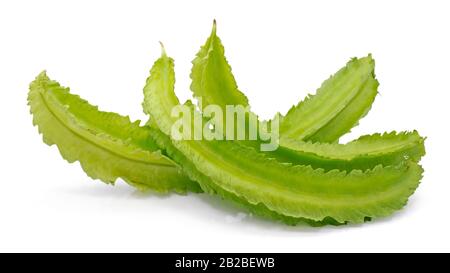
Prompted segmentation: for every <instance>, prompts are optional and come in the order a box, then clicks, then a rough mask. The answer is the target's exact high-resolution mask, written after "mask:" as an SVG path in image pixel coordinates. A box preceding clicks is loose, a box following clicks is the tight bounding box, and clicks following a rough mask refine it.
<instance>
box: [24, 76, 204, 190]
mask: <svg viewBox="0 0 450 273" xmlns="http://www.w3.org/2000/svg"><path fill="white" fill-rule="evenodd" d="M28 103H29V105H30V108H31V113H32V114H33V123H34V124H35V125H37V126H38V127H39V132H41V133H42V135H43V140H44V142H45V143H46V144H48V145H53V144H56V145H57V146H58V149H59V151H60V153H61V155H62V156H63V158H64V159H66V160H67V161H68V162H74V161H79V162H80V164H81V166H82V168H83V170H84V171H85V172H86V173H87V174H88V175H89V176H90V177H91V178H93V179H100V180H102V181H104V182H106V183H114V181H115V180H116V179H117V178H119V177H120V178H122V179H123V180H125V181H126V182H127V183H129V184H130V185H132V186H135V187H136V188H138V189H141V190H148V189H151V190H154V191H157V192H168V191H175V192H178V193H185V192H186V191H195V192H198V191H199V190H200V188H199V187H198V184H197V183H195V182H193V181H191V180H189V179H188V178H187V176H185V175H183V174H182V172H181V170H180V168H179V167H178V166H177V165H176V164H174V162H173V161H172V160H171V159H170V158H168V157H166V156H164V155H162V154H161V152H160V151H159V150H158V147H157V145H156V144H155V143H154V142H153V140H152V138H151V137H150V131H149V129H148V128H146V127H140V126H139V121H136V122H133V123H132V122H130V119H129V118H128V117H123V116H120V115H118V114H115V113H110V112H101V111H98V108H97V107H95V106H92V105H90V104H89V103H88V102H87V101H85V100H83V99H81V98H80V97H79V96H76V95H72V94H70V93H69V89H68V88H63V87H61V86H60V85H59V84H58V83H57V82H55V81H52V80H50V79H49V78H48V77H47V75H46V74H45V72H42V73H41V74H39V75H38V76H37V77H36V79H35V80H34V81H33V82H32V83H31V84H30V92H29V95H28Z"/></svg>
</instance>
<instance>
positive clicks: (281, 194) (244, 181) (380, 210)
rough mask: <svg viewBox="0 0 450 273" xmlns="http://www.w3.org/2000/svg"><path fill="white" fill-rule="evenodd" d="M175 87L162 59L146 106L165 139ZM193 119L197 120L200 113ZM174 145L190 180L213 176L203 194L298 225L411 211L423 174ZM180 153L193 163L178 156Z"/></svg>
mask: <svg viewBox="0 0 450 273" xmlns="http://www.w3.org/2000/svg"><path fill="white" fill-rule="evenodd" d="M174 82H175V75H174V70H173V60H172V59H171V58H169V57H168V56H167V55H166V54H165V53H163V55H162V56H161V58H159V59H158V60H157V61H156V62H155V64H154V66H153V68H152V69H151V74H150V77H149V78H148V79H147V84H146V86H145V88H144V95H145V99H144V104H143V106H144V109H145V111H146V113H148V114H150V115H151V117H152V118H153V122H154V123H155V124H156V125H157V126H158V127H159V129H160V130H161V131H162V132H163V133H164V134H166V135H170V132H171V127H172V125H173V124H174V123H175V122H176V119H175V118H173V117H171V115H170V113H171V110H172V108H173V107H175V106H177V105H179V101H178V98H177V97H176V95H175V93H174ZM193 114H194V115H199V113H198V112H197V111H195V110H193ZM194 129H196V128H194ZM171 143H172V145H173V149H172V150H171V149H169V148H170V147H164V148H165V149H166V150H167V153H168V155H169V156H171V157H172V158H173V159H174V160H175V162H177V163H179V164H180V166H182V167H183V170H185V172H186V173H187V174H189V176H190V177H191V178H192V179H194V180H195V179H198V173H201V174H202V175H203V176H205V177H209V179H205V180H203V179H198V182H199V183H200V186H201V187H202V189H203V190H204V191H205V192H208V193H219V194H222V196H223V197H224V198H227V194H231V195H232V196H233V199H234V198H236V199H238V200H239V201H238V202H239V203H240V204H251V206H252V208H254V207H255V206H258V205H259V204H261V205H262V206H264V207H266V208H267V210H269V211H271V212H273V213H275V214H278V215H281V216H284V217H290V218H294V219H297V218H298V219H303V218H306V219H310V220H313V221H323V220H324V219H329V218H332V219H334V220H335V221H336V222H338V223H346V222H363V221H364V220H365V219H367V218H368V217H369V218H375V217H381V216H386V215H389V214H391V213H392V212H394V211H395V210H398V209H400V208H401V207H403V206H404V205H405V204H406V202H407V200H408V197H409V196H410V195H411V194H412V193H413V192H414V190H415V188H416V187H417V186H418V184H419V181H420V178H421V177H422V171H423V170H422V168H421V167H420V166H419V165H417V164H416V163H414V162H412V161H410V160H406V161H405V162H403V163H402V164H399V165H396V166H389V167H382V166H377V167H375V168H374V169H373V170H369V171H365V172H362V171H351V172H350V173H348V174H347V173H345V172H340V171H337V170H336V171H329V172H324V171H323V170H321V169H313V168H311V167H309V166H302V165H296V166H292V165H290V164H285V163H279V162H277V161H276V160H273V159H270V158H268V157H266V156H265V155H264V154H262V153H259V152H257V151H255V150H254V149H253V148H251V147H248V146H244V145H242V144H240V143H239V142H238V141H205V140H197V141H192V140H179V141H178V140H173V139H171ZM158 144H159V145H161V142H158ZM178 152H179V153H181V154H182V155H183V159H184V160H187V161H188V162H189V164H185V162H183V160H180V159H179V158H178V157H177V156H176V154H177V153H178ZM194 168H195V169H194ZM224 192H225V193H226V194H223V193H224ZM261 214H264V213H261Z"/></svg>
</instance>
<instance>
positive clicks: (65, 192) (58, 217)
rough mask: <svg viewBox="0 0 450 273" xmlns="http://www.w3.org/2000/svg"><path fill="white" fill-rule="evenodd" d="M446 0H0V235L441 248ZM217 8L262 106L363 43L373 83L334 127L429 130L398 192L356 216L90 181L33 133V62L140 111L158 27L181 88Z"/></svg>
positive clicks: (157, 245)
mask: <svg viewBox="0 0 450 273" xmlns="http://www.w3.org/2000/svg"><path fill="white" fill-rule="evenodd" d="M449 3H450V2H448V1H308V3H305V2H300V1H273V2H268V1H229V0H228V1H158V2H156V1H121V2H119V1H28V2H25V1H2V2H1V3H0V106H1V108H0V111H1V114H0V122H1V123H0V125H1V133H0V145H1V151H0V160H1V162H0V163H1V164H0V166H1V167H0V170H1V172H0V174H1V179H0V251H152V252H159V251H169V252H175V251H196V252H198V251H258V252H263V251H275V252H278V251H292V252H310V251H320V252H322V251H338V252H345V251H357V252H359V251H450V245H449V243H450V236H449V230H450V217H448V215H449V213H448V210H449V209H450V206H449V205H450V192H449V190H450V181H449V176H450V175H449V172H450V171H449V164H450V162H449V156H450V155H449V152H450V150H449V141H450V140H449V138H448V137H449V136H450V132H449V125H448V117H449V116H450V115H449V114H450V107H449V105H450V103H449V99H450V90H449V85H450V81H449V73H450V53H449V49H450V35H449V34H450V31H449V27H450V4H449ZM214 18H216V19H217V21H218V34H219V35H220V36H221V38H222V40H223V42H224V45H225V48H226V55H227V57H228V60H229V62H230V64H231V65H232V67H233V71H234V73H235V75H236V78H237V81H238V84H239V87H240V89H241V90H243V91H244V92H245V93H246V94H247V95H248V97H249V99H250V101H251V104H252V106H253V109H254V110H255V111H256V112H257V113H259V114H260V115H261V116H263V117H265V118H268V117H271V116H272V115H273V114H274V113H275V112H276V111H281V112H285V111H286V110H287V109H288V108H289V107H290V106H291V105H292V104H295V103H297V102H298V101H299V100H300V99H301V98H303V97H304V96H305V95H306V94H307V93H308V92H314V90H315V89H316V88H317V87H318V86H319V85H320V83H321V82H322V81H323V80H324V79H326V78H327V77H328V76H329V75H330V74H332V73H334V72H335V71H337V70H338V69H339V68H340V67H342V66H343V65H344V64H345V63H346V62H347V61H348V60H349V58H350V57H353V56H358V57H362V56H365V55H366V54H368V53H372V54H373V56H374V58H375V59H376V74H377V78H378V79H379V81H380V83H381V85H380V88H379V91H380V95H379V96H378V97H377V99H376V102H375V104H374V106H373V108H372V111H371V112H370V113H369V115H368V116H367V117H366V118H364V119H363V120H362V121H361V123H360V126H359V127H357V128H356V129H354V130H353V131H352V133H351V134H349V135H346V136H345V137H344V138H343V140H344V141H346V140H350V139H352V138H355V137H357V136H358V135H361V134H367V133H374V132H384V131H391V130H412V129H417V130H419V132H420V133H421V134H422V135H424V136H427V137H428V138H427V142H426V148H427V155H426V157H425V158H424V159H423V160H422V163H423V166H424V168H425V170H426V172H425V177H424V179H423V180H422V184H421V185H420V187H419V188H418V190H417V192H416V193H415V195H414V196H413V197H412V198H411V199H410V203H409V204H408V205H407V207H405V209H403V210H402V211H400V212H398V213H395V214H394V215H393V216H392V217H388V218H385V219H380V220H376V221H374V222H372V223H367V224H363V225H350V226H343V227H324V228H309V227H287V226H284V225H282V224H278V223H272V222H270V221H266V220H261V219H258V218H256V219H255V218H253V217H249V216H248V215H246V214H245V213H242V212H240V211H238V210H236V209H235V208H233V207H230V206H228V205H226V204H224V203H223V202H222V201H220V200H218V198H216V197H214V196H206V195H204V194H190V195H188V196H177V195H171V196H156V195H153V194H145V195H144V194H139V193H136V192H135V190H133V189H132V188H130V187H128V186H127V185H126V184H124V183H123V182H122V181H119V182H118V183H117V185H116V186H115V187H112V186H108V185H105V184H103V183H101V182H99V181H92V180H91V179H90V178H88V177H87V176H86V175H85V174H84V173H83V171H82V170H81V168H80V167H79V164H78V163H76V164H68V163H67V162H65V161H64V160H62V159H61V156H60V155H59V153H58V151H57V149H56V147H54V146H53V147H48V146H46V145H44V144H43V142H42V139H41V136H39V135H38V133H37V129H36V128H35V127H33V126H32V124H31V115H30V114H29V109H28V107H27V105H26V96H27V91H28V84H29V82H30V81H32V80H33V79H34V77H35V76H36V75H37V74H38V73H39V72H40V71H41V70H43V69H46V70H47V72H48V75H49V76H50V77H51V78H53V79H56V80H58V81H60V82H61V83H62V84H63V85H66V86H70V87H71V89H72V91H73V92H75V93H77V94H80V95H81V96H82V97H84V98H86V99H88V100H89V101H90V102H91V103H93V104H97V105H100V107H101V109H103V110H110V111H115V112H119V113H122V114H129V115H130V116H131V117H132V118H133V119H141V120H145V119H146V117H145V115H144V114H143V113H142V110H141V101H142V97H143V95H142V87H143V86H144V83H145V79H146V77H147V76H148V70H149V68H150V67H151V65H152V63H153V61H154V60H155V59H156V58H157V57H158V56H159V54H160V49H159V44H158V41H163V42H164V43H165V46H166V49H167V51H168V54H169V55H171V56H172V57H173V58H174V59H175V63H176V73H177V84H176V88H177V93H178V95H179V96H180V97H181V98H182V99H187V98H189V96H190V91H189V73H190V68H191V64H190V61H191V60H192V59H193V57H194V54H195V53H196V52H197V50H198V49H199V47H200V45H202V44H203V43H204V41H205V39H206V38H207V36H208V35H209V33H210V29H211V24H212V20H213V19H214Z"/></svg>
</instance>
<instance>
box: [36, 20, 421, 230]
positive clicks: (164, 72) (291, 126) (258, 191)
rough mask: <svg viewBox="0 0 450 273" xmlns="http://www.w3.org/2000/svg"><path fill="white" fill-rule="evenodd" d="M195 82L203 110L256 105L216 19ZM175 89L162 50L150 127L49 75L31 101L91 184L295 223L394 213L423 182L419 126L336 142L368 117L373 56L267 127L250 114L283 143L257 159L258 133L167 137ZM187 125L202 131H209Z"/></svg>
mask: <svg viewBox="0 0 450 273" xmlns="http://www.w3.org/2000/svg"><path fill="white" fill-rule="evenodd" d="M191 78H192V84H191V90H192V91H193V94H194V96H195V97H197V98H202V106H208V105H212V104H214V105H219V106H220V107H221V108H222V110H224V109H225V107H226V106H227V105H237V104H238V105H243V106H248V107H249V103H248V99H247V97H246V96H245V95H244V94H243V93H242V92H241V91H240V90H239V89H238V87H237V83H236V81H235V79H234V76H233V74H232V73H231V67H230V65H229V64H228V62H227V61H226V58H225V55H224V48H223V45H222V44H221V41H220V39H219V37H218V36H217V34H216V25H215V23H214V25H213V30H212V33H211V35H210V37H209V38H208V40H207V41H206V43H205V45H204V46H203V47H202V48H201V49H200V51H199V52H198V54H197V56H196V58H195V59H194V60H193V67H192V72H191ZM174 82H175V74H174V67H173V60H172V59H171V58H169V57H168V56H167V55H166V53H165V52H164V50H163V54H162V56H161V58H159V59H158V60H157V61H156V62H155V64H154V66H153V68H152V69H151V75H150V77H149V78H148V79H147V83H146V86H145V88H144V103H143V107H144V112H146V113H147V114H149V115H150V116H151V119H150V120H149V121H148V123H147V125H145V126H141V125H140V121H136V122H131V121H130V119H129V118H128V117H124V116H120V115H118V114H115V113H111V112H102V111H99V110H98V108H97V107H96V106H92V105H90V104H89V103H88V102H87V101H85V100H83V99H81V98H80V97H79V96H76V95H73V94H71V93H70V92H69V89H68V88H64V87H61V86H60V85H59V84H58V83H57V82H55V81H52V80H50V79H49V78H48V77H47V75H46V74H45V72H42V73H41V74H40V75H38V76H37V78H36V79H35V80H34V81H33V82H32V83H31V85H30V91H29V94H28V103H29V105H30V108H31V113H32V114H33V123H34V124H35V125H37V126H38V128H39V132H40V133H42V135H43V139H44V142H45V143H47V144H48V145H53V144H56V146H57V147H58V149H59V150H60V152H61V155H62V156H63V158H65V159H66V160H67V161H69V162H74V161H79V162H80V164H81V166H82V168H83V169H84V171H85V172H86V173H87V174H88V175H89V176H90V177H92V178H94V179H100V180H102V181H104V182H106V183H111V184H114V182H115V181H116V180H117V178H122V179H124V180H125V181H126V182H127V183H129V184H130V185H132V186H134V187H136V188H138V189H140V190H153V191H157V192H162V193H167V192H172V191H173V192H177V193H186V192H188V191H192V192H202V191H204V192H206V193H209V194H217V195H219V196H221V197H222V198H223V199H225V200H229V201H232V202H234V203H235V204H237V205H238V206H240V207H242V208H245V209H247V210H248V211H250V212H252V213H254V214H257V215H260V216H264V217H267V218H271V219H274V220H280V221H282V222H284V223H286V224H291V225H293V224H297V223H298V222H301V221H302V222H306V223H308V224H310V225H313V226H318V225H324V224H333V225H338V224H344V223H348V222H354V223H359V222H364V221H367V220H369V219H372V218H376V217H382V216H386V215H390V214H392V213H393V212H394V211H396V210H398V209H400V208H402V207H403V206H404V205H405V204H406V202H407V200H408V198H409V196H410V195H411V194H413V193H414V191H415V189H416V188H417V186H418V184H419V182H420V179H421V177H422V172H423V169H422V168H421V166H420V165H419V164H418V162H419V160H420V159H421V157H422V156H423V155H424V154H425V148H424V138H422V137H421V136H420V135H419V134H418V132H417V131H413V132H399V133H396V132H391V133H384V134H373V135H366V136H362V137H360V138H358V139H356V140H354V141H352V142H349V143H347V144H338V143H337V142H338V140H339V138H340V137H341V136H342V135H344V134H345V133H347V132H348V131H350V130H351V128H353V127H354V126H355V125H357V123H358V121H359V120H360V119H361V118H362V117H364V116H365V115H366V114H367V112H368V111H369V109H370V107H371V105H372V103H373V101H374V99H375V96H376V94H377V88H378V81H377V80H376V79H375V74H374V60H373V59H372V56H371V55H369V56H367V57H364V58H360V59H356V58H354V59H352V60H351V61H350V62H348V63H347V65H346V66H345V67H344V68H342V69H341V70H339V71H338V72H337V73H336V74H335V75H333V76H331V77H330V78H329V79H328V80H326V81H325V82H324V83H323V84H322V86H321V87H320V88H319V89H318V90H317V93H316V95H314V96H311V95H309V96H308V97H307V98H306V99H305V100H304V101H302V102H300V103H299V104H298V105H297V106H295V107H293V108H291V110H289V112H288V113H287V114H286V116H284V117H280V115H277V116H276V117H275V118H274V119H272V120H270V121H260V120H259V119H258V117H257V115H256V114H255V113H253V112H251V111H249V112H248V113H247V116H246V119H245V120H244V122H245V125H244V126H246V127H250V126H253V125H252V123H251V122H250V121H251V120H256V121H257V122H256V126H261V125H270V126H272V125H273V124H274V122H277V121H280V125H281V126H280V139H279V145H280V146H279V148H278V149H277V150H275V151H265V152H260V151H259V149H260V144H261V143H264V140H263V139H262V138H259V139H257V140H256V141H250V140H239V141H228V140H227V141H220V140H213V141H207V140H176V139H174V138H172V136H171V135H170V133H171V129H172V127H173V125H174V123H175V122H177V120H176V119H175V118H174V117H172V116H171V111H172V110H173V107H175V106H180V103H179V100H178V98H177V97H176V95H175V93H174ZM185 105H186V106H187V109H188V112H189V113H190V114H191V115H192V116H193V119H194V120H202V119H203V120H204V121H205V119H204V118H203V117H202V116H201V114H200V112H199V111H197V110H196V108H195V107H194V105H193V104H192V103H191V102H190V101H188V102H186V103H185ZM200 110H201V111H202V110H204V108H200ZM277 119H278V120H277ZM206 121H208V120H206ZM214 125H221V126H219V127H222V128H224V127H225V123H224V124H214ZM191 130H194V133H198V134H202V131H203V130H204V128H203V127H200V128H197V127H194V128H191ZM233 130H235V131H234V133H236V132H237V131H236V129H233ZM209 133H212V132H211V130H209ZM221 133H222V132H221ZM258 137H262V135H258Z"/></svg>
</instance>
